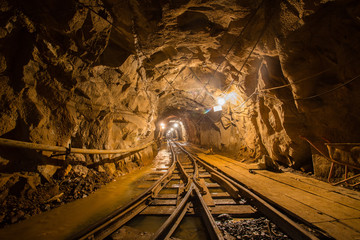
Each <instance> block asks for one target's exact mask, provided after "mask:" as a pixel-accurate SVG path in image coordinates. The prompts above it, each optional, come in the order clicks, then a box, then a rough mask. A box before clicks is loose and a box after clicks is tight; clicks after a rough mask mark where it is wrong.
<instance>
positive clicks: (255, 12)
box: [196, 0, 265, 98]
mask: <svg viewBox="0 0 360 240" xmlns="http://www.w3.org/2000/svg"><path fill="white" fill-rule="evenodd" d="M264 2H265V0H263V1H262V2H261V3H260V4H259V6H258V7H257V8H256V10H255V11H254V12H253V14H252V15H251V16H250V18H249V19H248V21H247V22H246V24H245V26H244V28H243V29H242V30H241V32H240V33H239V35H238V36H237V37H236V38H235V41H234V42H233V43H232V44H231V46H230V48H229V49H228V50H227V51H226V53H225V55H224V57H223V59H222V60H221V61H220V63H219V64H218V66H217V67H216V69H215V71H214V74H213V76H212V78H215V74H216V73H217V71H218V69H219V67H220V66H221V64H222V63H223V62H224V61H225V59H226V57H227V55H228V54H229V53H230V51H231V49H232V48H233V47H234V46H235V44H236V43H237V42H238V40H239V39H240V37H241V36H242V35H243V33H244V32H245V30H246V29H247V27H248V25H249V24H250V22H252V20H253V18H254V17H255V15H256V14H257V12H258V11H259V9H260V7H261V6H262V5H263V3H264ZM209 83H210V78H209V80H208V81H207V82H206V84H205V85H204V86H203V89H202V90H201V91H200V92H199V94H198V96H199V95H200V94H201V92H202V91H203V90H204V89H206V86H207V85H209ZM198 96H196V98H197V97H198Z"/></svg>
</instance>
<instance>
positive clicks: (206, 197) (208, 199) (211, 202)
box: [199, 178, 215, 207]
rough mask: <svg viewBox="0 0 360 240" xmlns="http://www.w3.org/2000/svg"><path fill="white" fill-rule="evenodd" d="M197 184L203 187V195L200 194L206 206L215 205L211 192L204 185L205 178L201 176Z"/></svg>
mask: <svg viewBox="0 0 360 240" xmlns="http://www.w3.org/2000/svg"><path fill="white" fill-rule="evenodd" d="M199 184H200V186H201V187H202V188H203V190H204V192H206V193H205V194H204V195H202V197H203V199H204V201H205V203H206V205H207V206H208V207H213V206H215V203H214V200H213V199H212V197H211V194H210V192H209V189H208V188H207V187H206V183H205V180H204V179H203V178H201V179H200V180H199Z"/></svg>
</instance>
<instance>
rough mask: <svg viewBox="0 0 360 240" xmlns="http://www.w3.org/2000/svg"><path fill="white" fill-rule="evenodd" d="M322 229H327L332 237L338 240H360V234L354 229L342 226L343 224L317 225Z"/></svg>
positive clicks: (326, 223)
mask: <svg viewBox="0 0 360 240" xmlns="http://www.w3.org/2000/svg"><path fill="white" fill-rule="evenodd" d="M314 225H315V226H317V227H319V228H320V229H326V232H327V233H329V234H330V235H331V236H332V237H334V238H335V239H337V240H349V239H360V233H359V232H358V231H355V230H353V229H352V228H350V227H348V226H346V225H344V224H342V223H341V222H321V223H315V224H314Z"/></svg>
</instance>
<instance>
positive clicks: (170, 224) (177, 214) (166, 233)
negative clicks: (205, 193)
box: [152, 183, 195, 240]
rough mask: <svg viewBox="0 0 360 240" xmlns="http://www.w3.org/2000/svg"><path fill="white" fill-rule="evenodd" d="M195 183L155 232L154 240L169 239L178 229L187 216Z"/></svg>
mask: <svg viewBox="0 0 360 240" xmlns="http://www.w3.org/2000/svg"><path fill="white" fill-rule="evenodd" d="M194 187H195V185H194V183H191V184H190V188H189V190H188V191H187V193H186V195H185V197H184V198H183V199H182V200H181V202H180V204H179V205H178V206H177V207H176V209H175V211H174V212H173V213H172V214H171V215H170V217H169V218H168V219H167V220H166V221H165V222H164V224H163V225H162V226H161V227H160V228H159V230H158V231H157V232H156V233H155V236H154V237H153V238H152V239H153V240H162V239H168V238H170V237H171V235H172V233H173V232H174V231H175V230H176V228H177V227H178V225H179V224H180V222H181V220H182V219H183V217H184V216H185V213H186V211H187V210H188V207H189V204H190V202H189V199H190V196H191V193H192V190H193V189H194Z"/></svg>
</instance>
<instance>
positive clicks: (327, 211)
mask: <svg viewBox="0 0 360 240" xmlns="http://www.w3.org/2000/svg"><path fill="white" fill-rule="evenodd" d="M189 149H191V151H192V152H194V153H196V154H197V155H198V156H199V157H200V158H202V159H204V160H205V161H207V162H208V163H210V164H212V165H214V166H216V167H217V168H218V169H220V170H222V171H223V172H225V173H227V174H229V175H231V176H233V177H234V178H235V179H237V180H239V181H240V182H242V183H244V184H245V185H246V186H248V187H249V188H251V189H252V190H254V191H256V192H258V193H260V194H261V195H263V196H265V197H266V198H267V199H269V200H270V201H272V202H273V203H275V204H276V205H278V206H281V207H282V208H283V209H284V210H285V211H290V212H293V213H294V214H296V215H297V216H299V217H300V218H302V219H304V220H305V221H307V222H309V223H310V224H312V225H315V226H316V227H318V228H319V229H321V230H323V231H324V232H326V233H328V234H329V235H330V236H332V237H334V238H335V239H344V240H345V239H360V192H357V191H353V190H349V189H346V188H343V187H339V186H332V185H331V184H329V183H326V182H323V181H320V180H317V179H314V178H311V177H306V176H302V175H299V174H296V173H291V172H282V173H274V172H270V171H267V170H256V169H252V167H253V166H252V165H249V164H244V163H240V162H238V161H235V160H233V159H231V158H228V157H224V156H222V155H218V154H211V155H208V154H206V153H205V152H206V151H204V150H203V149H201V148H198V147H195V146H191V147H189ZM250 169H251V171H249V170H250Z"/></svg>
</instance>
